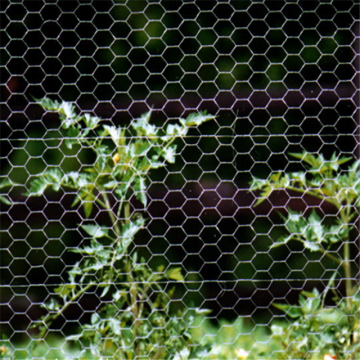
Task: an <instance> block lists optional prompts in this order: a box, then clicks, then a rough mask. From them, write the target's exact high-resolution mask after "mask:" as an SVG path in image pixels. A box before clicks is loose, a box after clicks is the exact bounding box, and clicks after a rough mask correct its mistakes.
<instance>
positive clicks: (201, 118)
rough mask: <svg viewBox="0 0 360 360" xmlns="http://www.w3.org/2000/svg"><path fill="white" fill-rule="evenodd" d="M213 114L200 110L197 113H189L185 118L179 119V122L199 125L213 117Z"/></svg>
mask: <svg viewBox="0 0 360 360" xmlns="http://www.w3.org/2000/svg"><path fill="white" fill-rule="evenodd" d="M215 118H216V116H214V115H207V112H206V111H200V112H198V113H191V114H190V115H189V116H188V117H187V118H186V120H184V119H180V123H181V124H183V125H185V126H199V125H201V124H203V123H204V122H206V121H209V120H213V119H215Z"/></svg>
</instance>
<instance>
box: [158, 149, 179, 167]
mask: <svg viewBox="0 0 360 360" xmlns="http://www.w3.org/2000/svg"><path fill="white" fill-rule="evenodd" d="M160 155H161V156H162V157H163V158H164V159H165V160H166V161H167V162H168V163H170V164H173V163H174V162H175V156H176V145H172V146H169V147H167V148H164V149H162V151H161V153H160Z"/></svg>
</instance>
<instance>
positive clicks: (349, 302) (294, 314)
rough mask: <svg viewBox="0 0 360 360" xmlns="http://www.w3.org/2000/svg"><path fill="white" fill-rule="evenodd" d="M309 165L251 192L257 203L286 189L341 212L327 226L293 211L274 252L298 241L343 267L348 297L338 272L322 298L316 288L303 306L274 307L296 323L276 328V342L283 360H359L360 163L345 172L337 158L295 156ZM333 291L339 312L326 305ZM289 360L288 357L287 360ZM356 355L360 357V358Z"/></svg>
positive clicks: (342, 160) (304, 296)
mask: <svg viewBox="0 0 360 360" xmlns="http://www.w3.org/2000/svg"><path fill="white" fill-rule="evenodd" d="M290 155H292V156H293V157H295V158H296V159H299V160H301V161H302V162H304V163H305V165H306V167H307V170H306V171H300V172H295V173H282V172H277V173H273V174H272V175H270V177H269V178H268V179H254V180H253V182H252V184H251V189H252V190H261V193H260V197H259V200H258V201H257V204H259V203H261V202H262V201H264V200H265V199H267V198H268V197H269V196H270V195H271V194H272V192H273V191H275V190H279V189H285V190H290V191H295V192H300V193H302V194H306V195H310V196H312V197H315V198H318V199H320V200H321V201H324V202H327V203H329V204H331V205H332V206H334V208H335V209H336V218H335V219H333V220H332V223H331V224H328V222H327V221H326V219H325V218H321V217H320V215H319V214H318V213H317V212H316V211H315V210H313V211H312V212H311V213H310V214H308V215H303V214H301V213H298V212H295V211H293V210H291V209H289V211H288V215H287V216H286V217H284V216H283V219H284V222H285V227H286V229H287V232H288V235H286V236H283V237H281V238H279V239H278V240H277V241H276V242H275V243H274V244H273V245H272V248H274V247H278V246H282V245H285V244H287V243H288V242H290V241H297V242H300V243H301V244H302V246H303V247H304V249H307V250H309V251H311V252H319V253H322V254H323V255H324V256H326V257H328V258H330V259H331V260H332V261H334V262H335V263H337V264H338V266H339V268H340V269H342V271H343V277H344V278H345V297H341V296H340V294H339V293H338V292H336V291H335V290H334V289H333V284H334V282H335V278H336V275H337V274H336V273H335V274H334V276H333V277H332V278H331V279H330V281H329V284H328V287H327V288H326V289H325V291H324V292H323V294H320V293H319V292H318V290H316V289H314V290H313V291H312V292H303V293H302V295H301V296H300V300H299V305H298V306H292V305H284V304H275V306H276V307H277V308H279V309H281V310H283V311H284V312H285V313H286V314H287V315H288V317H290V318H291V319H294V322H293V323H291V324H290V325H287V326H286V327H276V326H274V327H273V330H274V339H278V340H279V342H280V344H282V348H283V350H284V351H283V352H281V354H284V355H281V354H280V353H279V355H277V356H278V357H276V358H279V359H288V358H289V357H291V358H301V359H315V358H316V359H318V358H319V354H322V355H323V356H325V355H326V354H328V355H329V356H334V357H335V358H337V359H359V353H360V320H359V316H360V314H359V305H360V303H359V301H360V297H359V287H358V284H353V283H352V282H353V281H352V279H353V278H354V277H353V276H352V271H353V269H352V259H351V237H350V233H351V230H353V228H354V221H355V219H356V218H357V217H358V216H359V209H360V161H359V160H357V161H354V162H353V164H352V165H350V166H349V167H348V169H346V170H342V169H341V166H342V165H343V164H345V163H347V162H349V161H350V160H351V158H348V157H338V156H336V155H335V154H334V155H333V156H332V157H331V159H330V160H325V158H324V157H323V156H322V155H313V154H310V153H307V152H303V153H301V154H290ZM329 289H331V290H332V291H333V293H334V297H333V301H334V302H335V306H334V307H327V306H325V297H326V295H327V293H328V291H329ZM283 356H284V357H283ZM356 356H357V357H356Z"/></svg>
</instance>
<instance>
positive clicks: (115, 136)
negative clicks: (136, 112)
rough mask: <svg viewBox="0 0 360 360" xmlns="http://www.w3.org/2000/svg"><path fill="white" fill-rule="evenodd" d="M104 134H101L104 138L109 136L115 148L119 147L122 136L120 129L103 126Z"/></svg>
mask: <svg viewBox="0 0 360 360" xmlns="http://www.w3.org/2000/svg"><path fill="white" fill-rule="evenodd" d="M104 130H105V131H104V133H103V134H102V136H106V135H110V136H111V139H112V141H113V142H114V144H115V145H116V146H119V145H121V144H120V139H121V137H122V136H123V134H122V129H120V128H117V127H115V126H108V125H104Z"/></svg>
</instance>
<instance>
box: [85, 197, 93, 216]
mask: <svg viewBox="0 0 360 360" xmlns="http://www.w3.org/2000/svg"><path fill="white" fill-rule="evenodd" d="M88 199H89V200H88V201H87V199H85V201H83V209H84V213H85V217H86V218H87V219H88V218H89V217H90V215H91V212H92V209H93V207H94V202H93V201H94V199H93V197H92V196H89V197H88Z"/></svg>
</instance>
